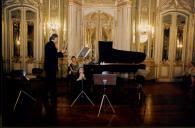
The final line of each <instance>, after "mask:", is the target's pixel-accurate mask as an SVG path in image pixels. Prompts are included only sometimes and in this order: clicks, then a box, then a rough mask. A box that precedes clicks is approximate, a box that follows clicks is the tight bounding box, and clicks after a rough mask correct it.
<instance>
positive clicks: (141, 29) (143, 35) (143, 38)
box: [139, 24, 149, 43]
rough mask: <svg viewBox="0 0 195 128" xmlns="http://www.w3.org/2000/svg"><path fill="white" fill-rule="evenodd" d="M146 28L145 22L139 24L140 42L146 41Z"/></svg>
mask: <svg viewBox="0 0 195 128" xmlns="http://www.w3.org/2000/svg"><path fill="white" fill-rule="evenodd" d="M148 30H149V27H148V25H145V24H142V25H139V32H140V36H139V38H140V39H139V41H140V43H145V42H147V40H148Z"/></svg>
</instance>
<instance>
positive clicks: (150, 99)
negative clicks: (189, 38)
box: [3, 79, 195, 127]
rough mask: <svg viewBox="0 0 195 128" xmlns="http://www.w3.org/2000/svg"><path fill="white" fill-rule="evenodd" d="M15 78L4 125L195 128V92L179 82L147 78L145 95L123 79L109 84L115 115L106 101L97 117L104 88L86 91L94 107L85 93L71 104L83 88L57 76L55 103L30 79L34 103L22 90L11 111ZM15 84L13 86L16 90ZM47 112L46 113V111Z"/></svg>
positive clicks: (6, 84) (6, 96)
mask: <svg viewBox="0 0 195 128" xmlns="http://www.w3.org/2000/svg"><path fill="white" fill-rule="evenodd" d="M20 84H21V83H18V84H17V82H16V81H12V82H11V81H10V80H4V90H5V91H4V105H3V107H4V108H3V126H7V127H13V126H18V127H21V126H25V127H32V126H33V127H34V126H39V127H42V126H46V127H48V126H54V127H58V126H63V127H129V126H138V127H140V126H141V127H145V126H152V127H154V126H170V127H173V126H175V127H179V126H182V127H183V126H185V127H188V126H195V91H194V88H189V87H183V85H181V84H180V83H157V82H151V81H150V82H148V81H146V82H145V83H144V86H143V90H144V93H145V95H143V94H142V95H141V97H139V95H138V94H139V93H138V92H139V90H138V89H137V88H136V87H137V86H136V84H135V82H133V81H127V80H120V81H119V82H118V84H117V86H116V87H109V88H107V94H108V98H109V99H110V101H111V103H112V105H113V107H114V109H115V111H116V113H115V114H113V113H112V110H111V108H110V107H109V105H108V104H104V107H103V110H102V112H101V113H100V116H99V117H97V114H98V110H99V106H100V102H101V98H102V87H100V86H95V87H92V88H90V89H86V93H87V95H88V96H89V97H90V98H91V99H92V101H93V102H94V104H95V106H92V105H91V104H90V102H88V101H87V100H86V98H85V97H81V98H79V100H78V102H76V103H75V105H74V106H73V107H70V105H71V103H72V102H73V100H74V99H75V98H76V96H77V95H78V94H79V92H80V90H79V89H77V90H76V91H75V92H72V91H70V88H69V87H68V86H67V81H66V80H65V79H63V80H58V82H57V86H58V100H57V107H56V108H50V109H46V108H48V107H49V106H45V107H44V105H43V104H42V101H41V98H40V94H39V93H38V92H39V91H37V89H38V90H41V89H40V87H41V86H43V81H41V80H40V81H30V86H31V87H32V88H34V90H32V92H33V91H34V93H33V94H32V95H33V96H34V97H35V98H36V102H34V101H33V100H31V99H30V98H29V97H28V96H26V95H25V94H23V95H22V96H21V98H20V100H19V102H18V104H17V106H16V109H15V110H14V111H13V106H14V103H15V101H16V98H17V95H18V92H19V90H17V89H15V87H16V86H17V85H20ZM13 88H14V89H13ZM46 110H47V111H46Z"/></svg>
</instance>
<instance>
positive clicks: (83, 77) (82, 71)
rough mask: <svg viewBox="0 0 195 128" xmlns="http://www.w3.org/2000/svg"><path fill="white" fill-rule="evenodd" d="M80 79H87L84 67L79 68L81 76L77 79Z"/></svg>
mask: <svg viewBox="0 0 195 128" xmlns="http://www.w3.org/2000/svg"><path fill="white" fill-rule="evenodd" d="M79 80H86V78H85V74H84V68H83V67H81V68H79V77H78V78H77V81H79Z"/></svg>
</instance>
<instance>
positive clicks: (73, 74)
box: [68, 56, 79, 81]
mask: <svg viewBox="0 0 195 128" xmlns="http://www.w3.org/2000/svg"><path fill="white" fill-rule="evenodd" d="M78 71H79V63H78V62H77V59H76V57H75V56H72V57H71V63H70V65H69V67H68V76H69V79H70V80H71V81H76V79H77V75H78Z"/></svg>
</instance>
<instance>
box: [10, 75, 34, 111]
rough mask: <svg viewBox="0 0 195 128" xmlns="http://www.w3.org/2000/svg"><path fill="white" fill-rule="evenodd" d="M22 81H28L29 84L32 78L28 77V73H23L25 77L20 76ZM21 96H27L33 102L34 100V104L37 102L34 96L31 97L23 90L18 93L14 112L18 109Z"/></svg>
mask: <svg viewBox="0 0 195 128" xmlns="http://www.w3.org/2000/svg"><path fill="white" fill-rule="evenodd" d="M20 79H23V80H25V81H27V82H29V80H30V78H28V77H27V76H26V72H23V75H21V76H20ZM28 84H29V83H28ZM21 94H24V95H26V96H27V97H29V98H30V99H31V100H33V101H34V102H36V99H35V98H34V97H33V96H31V95H30V94H29V93H28V92H26V91H25V90H23V89H21V90H20V91H19V93H18V96H17V99H16V102H15V104H14V108H13V111H15V109H16V106H17V104H18V101H19V99H20V97H21Z"/></svg>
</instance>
